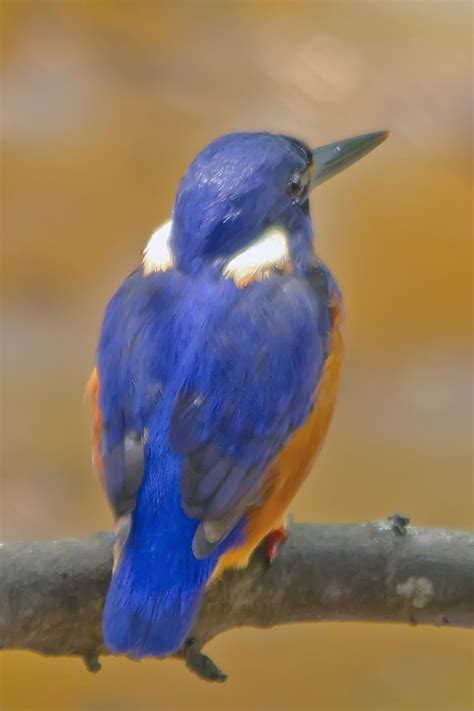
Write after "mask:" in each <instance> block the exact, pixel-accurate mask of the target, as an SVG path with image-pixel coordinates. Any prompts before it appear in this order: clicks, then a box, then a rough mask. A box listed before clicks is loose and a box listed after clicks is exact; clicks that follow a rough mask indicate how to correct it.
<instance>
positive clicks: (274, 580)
mask: <svg viewBox="0 0 474 711" xmlns="http://www.w3.org/2000/svg"><path fill="white" fill-rule="evenodd" d="M406 523H407V520H406V519H404V518H403V517H400V516H394V517H391V520H390V521H389V522H388V523H387V522H382V521H375V522H372V523H368V524H364V525H360V524H353V525H336V524H299V525H296V524H295V525H293V526H292V528H291V531H290V537H289V539H288V541H287V542H286V543H285V544H284V546H282V548H281V549H280V552H279V555H278V557H277V559H276V561H275V562H274V564H273V565H272V566H271V568H269V569H268V568H267V566H265V563H264V558H263V556H262V554H261V552H257V553H256V554H255V555H254V556H253V558H252V560H251V562H250V565H249V566H248V568H247V569H245V570H241V571H228V572H227V573H226V574H225V575H224V576H223V578H222V580H219V581H217V582H216V583H214V584H213V585H212V586H211V588H210V589H209V590H208V592H207V593H206V596H205V600H204V603H203V606H202V609H201V612H200V614H199V617H198V620H197V622H196V624H195V627H194V629H193V633H192V640H190V641H189V642H188V643H187V645H186V646H185V648H183V649H182V650H181V651H180V653H179V656H181V657H184V659H185V661H186V663H187V665H188V666H189V667H190V668H191V669H192V670H193V671H195V672H196V673H197V674H199V675H200V676H204V677H205V678H207V679H211V680H218V681H222V680H223V679H224V678H225V675H224V674H222V672H220V670H219V669H218V668H217V667H216V666H215V665H214V664H213V663H212V661H211V660H210V659H209V658H208V657H206V656H205V655H203V654H202V653H201V649H202V647H203V645H204V644H206V642H208V641H209V640H210V639H212V638H213V637H215V636H216V635H218V634H220V633H221V632H225V631H226V630H229V629H232V628H233V627H240V626H243V625H249V626H252V627H272V626H274V625H278V624H287V623H290V622H309V621H329V620H361V621H372V622H405V623H411V624H428V625H449V626H456V627H471V626H472V625H473V622H474V534H472V533H469V532H465V531H449V530H441V529H429V528H413V527H411V526H406ZM112 543H113V537H112V535H111V534H109V533H96V534H93V535H90V536H86V537H84V538H75V539H65V540H59V541H34V542H26V543H4V544H3V545H1V547H0V589H1V590H2V595H1V599H0V645H1V646H2V647H3V648H8V649H29V650H34V651H36V652H41V653H43V654H52V655H60V654H74V655H80V656H82V657H83V658H84V661H85V662H86V665H87V666H88V668H89V669H91V670H92V671H96V670H98V669H100V664H99V663H98V655H99V654H104V653H106V651H105V649H104V647H103V642H102V634H101V615H102V607H103V603H104V596H105V593H106V591H107V586H108V583H109V579H110V572H111V567H112Z"/></svg>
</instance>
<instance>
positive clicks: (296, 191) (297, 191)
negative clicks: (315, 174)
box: [288, 170, 309, 203]
mask: <svg viewBox="0 0 474 711" xmlns="http://www.w3.org/2000/svg"><path fill="white" fill-rule="evenodd" d="M308 184H309V177H308V175H307V174H306V173H300V172H299V171H297V170H294V171H292V173H290V177H289V178H288V194H289V196H290V197H291V199H292V201H293V202H296V203H302V202H304V201H305V200H306V197H307V195H308Z"/></svg>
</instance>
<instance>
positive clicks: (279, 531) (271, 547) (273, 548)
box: [264, 523, 288, 567]
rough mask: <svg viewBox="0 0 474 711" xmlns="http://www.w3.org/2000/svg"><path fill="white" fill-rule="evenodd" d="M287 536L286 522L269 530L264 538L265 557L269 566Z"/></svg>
mask: <svg viewBox="0 0 474 711" xmlns="http://www.w3.org/2000/svg"><path fill="white" fill-rule="evenodd" d="M287 538H288V523H284V524H282V525H281V526H280V527H279V528H276V529H275V530H274V531H271V532H270V533H269V534H268V536H267V537H266V539H265V549H264V550H265V557H266V560H267V565H268V567H270V566H271V564H272V563H273V561H274V560H275V558H276V557H277V554H278V551H279V549H280V546H281V545H282V544H283V543H284V542H285V541H286V539H287Z"/></svg>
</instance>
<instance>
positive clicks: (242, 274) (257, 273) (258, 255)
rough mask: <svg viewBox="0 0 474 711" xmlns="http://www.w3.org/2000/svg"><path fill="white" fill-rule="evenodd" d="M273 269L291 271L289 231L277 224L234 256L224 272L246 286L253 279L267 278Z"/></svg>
mask: <svg viewBox="0 0 474 711" xmlns="http://www.w3.org/2000/svg"><path fill="white" fill-rule="evenodd" d="M273 269H282V270H283V271H291V256H290V249H289V246H288V232H287V231H286V230H285V229H284V228H283V227H277V226H275V225H273V226H272V227H269V228H267V229H266V230H265V231H264V232H262V233H261V234H260V235H259V236H258V237H257V239H256V240H254V241H253V242H252V244H250V245H249V246H248V247H246V248H245V249H243V250H242V251H241V252H238V253H237V254H236V255H235V257H232V259H231V260H230V261H229V262H227V264H226V266H225V267H224V271H223V274H224V276H226V277H230V278H232V279H233V280H234V281H235V283H236V284H237V286H240V287H244V286H246V285H247V284H248V283H249V282H251V281H261V280H262V279H265V278H267V277H268V276H270V274H271V271H272V270H273Z"/></svg>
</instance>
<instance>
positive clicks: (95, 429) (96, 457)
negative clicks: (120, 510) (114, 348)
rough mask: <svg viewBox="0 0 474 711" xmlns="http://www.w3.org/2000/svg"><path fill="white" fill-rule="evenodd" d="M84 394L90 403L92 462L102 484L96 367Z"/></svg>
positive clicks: (100, 422)
mask: <svg viewBox="0 0 474 711" xmlns="http://www.w3.org/2000/svg"><path fill="white" fill-rule="evenodd" d="M86 394H87V395H88V396H89V397H90V400H91V405H92V462H93V464H94V467H95V468H96V470H97V473H98V475H99V478H100V481H101V483H102V485H103V483H104V481H103V467H102V455H101V451H100V449H101V448H100V441H101V437H102V426H103V421H102V411H101V409H100V404H99V373H98V372H97V368H94V370H93V371H92V373H91V376H90V378H89V380H88V381H87V385H86Z"/></svg>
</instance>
